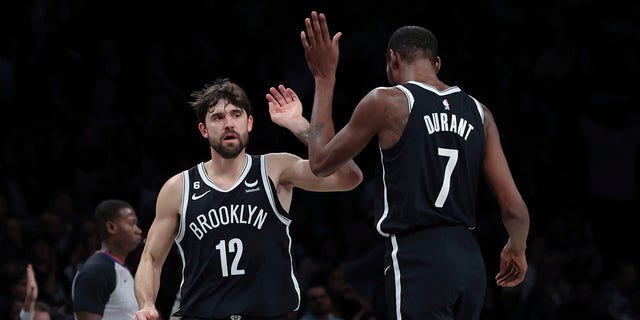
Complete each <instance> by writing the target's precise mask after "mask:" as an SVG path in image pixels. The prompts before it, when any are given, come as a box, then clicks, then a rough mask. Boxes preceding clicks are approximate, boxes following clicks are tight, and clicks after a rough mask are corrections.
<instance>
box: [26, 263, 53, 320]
mask: <svg viewBox="0 0 640 320" xmlns="http://www.w3.org/2000/svg"><path fill="white" fill-rule="evenodd" d="M20 320H51V307H49V305H48V304H46V303H44V302H42V301H38V282H37V281H36V275H35V273H34V272H33V266H32V265H31V264H28V265H27V290H26V294H25V298H24V305H23V306H22V309H21V310H20Z"/></svg>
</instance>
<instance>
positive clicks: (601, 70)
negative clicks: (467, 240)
mask: <svg viewBox="0 0 640 320" xmlns="http://www.w3.org/2000/svg"><path fill="white" fill-rule="evenodd" d="M311 10H318V11H321V12H324V13H326V14H327V17H328V21H329V25H330V31H331V33H332V34H333V33H335V32H337V31H341V32H343V37H342V39H341V43H340V46H341V60H340V64H339V67H338V77H337V84H336V92H335V97H334V111H333V114H334V119H335V123H336V128H340V127H341V126H342V125H344V123H346V121H347V120H348V118H349V116H350V114H351V112H352V110H353V108H354V107H355V105H356V104H357V102H358V101H359V99H360V98H361V97H362V96H364V95H365V94H366V93H367V92H368V91H369V90H371V89H373V88H374V87H377V86H383V85H388V83H387V81H386V74H385V48H386V43H387V40H388V38H389V36H390V35H391V33H392V32H393V31H394V30H395V29H396V28H398V27H400V26H402V25H408V24H416V25H422V26H424V27H427V28H428V29H430V30H431V31H433V32H434V33H435V35H436V36H437V37H438V39H439V45H440V52H439V55H440V57H441V58H442V61H443V63H442V65H443V66H442V70H441V72H440V77H441V79H442V80H443V81H444V82H445V83H447V84H449V85H455V86H459V87H460V88H461V89H462V90H464V91H466V92H467V93H469V94H471V95H472V96H474V97H475V98H477V99H479V100H480V101H481V102H483V103H484V104H485V105H487V106H488V107H489V109H491V110H492V112H493V114H494V116H495V118H496V121H497V123H498V128H499V130H500V134H501V137H502V144H503V148H504V150H505V153H506V155H507V159H508V161H509V163H510V166H511V170H512V174H513V176H514V179H515V180H516V183H517V184H518V187H519V188H520V191H521V193H522V195H523V197H524V199H525V201H526V202H527V205H528V207H529V211H530V215H531V233H530V237H529V239H530V240H529V250H528V256H529V263H530V268H531V270H530V272H529V274H528V275H527V280H526V281H525V283H523V284H522V285H521V286H519V287H518V288H515V289H499V288H497V287H495V285H493V284H492V283H491V281H490V283H489V291H488V292H487V301H486V304H485V308H484V313H483V317H485V318H486V319H564V318H568V317H569V316H567V314H571V315H572V316H571V318H574V317H577V316H578V314H579V313H580V314H581V313H585V314H586V315H589V316H592V317H595V318H598V319H621V315H622V314H627V315H628V316H629V317H631V318H630V319H638V318H640V316H638V313H637V312H638V309H640V297H639V294H638V287H637V280H636V276H635V272H637V268H638V266H639V263H640V256H639V254H638V250H637V243H638V241H637V238H636V237H635V232H636V229H637V228H636V227H635V224H634V223H635V221H636V217H635V216H637V215H638V213H640V210H638V209H639V205H638V190H637V189H638V180H639V175H640V174H639V173H638V171H637V168H638V145H639V142H640V139H639V138H640V112H639V110H638V104H637V99H633V98H635V97H634V96H633V93H634V92H635V91H634V89H636V87H637V86H638V76H639V75H640V74H639V70H640V63H639V59H638V57H639V56H640V50H639V49H640V45H639V44H640V25H639V24H638V16H639V12H640V8H639V6H638V4H637V2H635V3H632V2H631V1H628V2H627V1H617V0H614V1H607V2H601V1H561V2H558V1H536V2H527V3H519V4H518V3H511V2H508V1H499V0H496V1H469V2H465V1H443V2H432V1H419V2H418V1H404V0H402V1H392V2H385V3H382V4H381V5H374V4H373V3H370V2H358V1H339V2H320V1H295V2H291V3H289V2H281V1H270V2H267V1H255V2H254V1H189V2H187V1H184V2H180V3H178V2H173V3H169V2H149V1H142V2H133V1H132V2H129V1H103V2H94V1H81V0H36V1H4V2H2V3H1V4H0V106H1V108H2V115H1V116H0V128H1V129H0V130H2V131H1V135H0V143H1V144H2V153H1V157H0V184H1V185H0V187H1V188H0V209H2V210H0V213H1V214H2V217H1V218H2V222H3V225H2V228H3V229H2V238H1V240H2V245H3V246H2V247H3V254H2V257H1V258H0V259H2V260H3V268H5V269H4V271H3V272H4V275H3V276H4V277H5V278H6V279H5V280H6V281H4V282H3V295H4V296H5V297H8V298H6V299H5V300H7V301H9V300H11V298H10V296H11V284H12V283H13V282H14V280H13V279H15V278H16V277H17V276H14V275H13V272H14V271H15V272H18V271H20V270H22V269H21V268H20V267H16V266H19V265H20V263H24V262H25V261H30V262H33V261H41V260H42V261H49V262H47V263H45V262H42V264H43V266H42V268H41V269H39V270H40V272H39V275H38V277H39V282H40V283H41V282H42V281H45V280H44V279H51V278H55V281H54V282H55V283H56V284H55V285H54V286H53V287H52V289H51V290H49V291H46V290H42V289H41V290H40V292H41V295H43V297H44V298H43V299H48V300H47V301H48V302H49V303H50V304H52V305H54V306H57V307H58V309H59V310H61V313H66V314H67V315H68V314H69V313H70V312H71V310H72V306H70V305H69V297H70V295H69V284H70V282H69V281H70V279H71V278H72V274H73V272H74V270H75V269H76V268H77V267H78V266H79V265H80V264H81V263H82V261H83V259H84V258H86V255H87V254H90V253H91V252H92V251H91V250H94V248H93V247H92V245H95V243H93V242H91V241H86V237H89V236H91V234H90V233H88V232H87V231H86V230H84V231H83V229H82V227H81V226H84V224H85V223H86V221H89V220H91V218H92V214H93V209H94V207H95V205H96V204H97V203H98V202H99V201H100V200H102V199H104V198H111V197H118V198H122V199H124V200H127V201H129V202H131V203H132V204H134V206H135V207H136V208H137V210H138V217H139V219H140V226H141V228H142V229H143V230H144V231H147V230H148V227H149V225H150V224H151V221H152V220H153V215H154V211H153V210H154V206H155V197H156V195H157V192H158V190H159V189H160V187H161V185H162V183H164V181H165V180H166V179H168V178H169V177H170V176H172V175H174V174H176V173H178V172H179V171H181V170H184V169H187V168H189V167H191V166H192V165H194V164H196V163H197V162H199V161H203V160H206V159H208V157H209V151H208V148H207V146H206V143H205V142H204V140H203V139H202V138H201V136H200V135H199V133H198V132H197V126H196V120H195V116H194V114H193V112H192V111H191V109H190V107H189V105H188V101H189V100H190V94H191V92H192V91H194V90H198V89H200V88H202V87H203V85H204V84H205V83H207V82H209V81H211V80H213V79H214V78H216V77H219V76H226V77H230V78H231V79H232V80H233V81H235V82H238V83H239V84H240V85H241V86H243V87H244V88H245V89H246V91H247V93H248V94H249V98H250V99H251V101H252V103H253V109H254V118H255V121H254V124H255V125H254V131H253V132H252V134H251V139H250V143H249V146H248V148H247V151H248V152H249V153H251V154H258V153H265V152H279V151H287V152H292V153H295V154H298V155H300V156H303V157H306V148H305V147H304V146H303V145H302V144H301V143H300V142H298V141H297V140H296V138H295V137H294V136H293V135H292V134H291V133H289V132H287V130H285V129H283V128H280V127H278V126H277V125H274V124H272V123H271V122H270V120H269V115H268V110H267V103H266V100H265V98H264V95H265V94H266V93H267V92H268V89H269V87H271V86H276V85H278V84H284V85H286V86H289V87H291V88H293V89H294V90H296V92H297V93H298V95H299V96H300V98H301V100H302V102H303V104H304V106H305V115H306V116H307V117H308V116H309V114H310V106H311V103H312V98H313V78H312V77H311V74H310V72H309V71H308V68H307V66H306V62H305V60H304V53H303V51H302V47H301V44H300V39H299V33H300V31H302V29H303V27H304V23H303V21H304V18H305V17H307V16H308V15H309V13H310V11H311ZM355 160H356V162H357V163H358V164H359V165H360V166H361V168H362V169H363V171H364V173H365V177H366V178H365V181H364V182H363V183H362V184H361V185H360V186H359V187H358V188H356V189H355V190H353V191H350V192H346V193H335V194H334V193H329V194H327V193H322V194H312V193H308V192H305V191H302V190H296V191H295V197H294V201H293V204H292V209H291V213H292V214H293V216H294V219H295V223H294V227H293V236H294V237H295V241H296V243H297V246H296V248H295V250H296V257H297V260H298V263H299V267H300V272H301V279H302V280H301V281H302V285H303V288H304V287H305V285H307V284H308V283H313V282H316V281H322V280H316V278H318V279H324V276H326V275H328V274H329V272H330V271H331V270H335V269H336V268H337V267H339V268H338V269H339V270H341V271H342V272H343V275H344V277H345V279H346V281H347V282H348V283H349V284H351V285H353V286H354V287H355V288H356V290H357V291H358V292H359V293H360V295H361V296H363V297H364V299H366V300H368V301H369V302H370V303H371V304H372V305H373V306H374V308H373V310H374V311H375V313H376V315H377V316H378V318H379V319H384V306H383V305H381V304H382V303H381V301H382V300H381V299H382V297H381V295H380V294H381V290H382V289H381V283H380V281H381V274H382V260H381V259H382V253H381V243H382V242H381V239H380V237H379V236H378V235H377V234H374V228H373V220H372V218H371V214H372V213H371V207H370V206H371V197H373V196H374V195H373V194H371V190H370V188H371V185H370V179H371V178H370V177H372V176H373V170H374V169H375V166H376V164H377V163H378V151H377V144H376V141H375V140H374V141H372V142H371V143H370V145H369V146H367V148H365V150H363V152H362V153H361V154H359V155H358V156H357V157H356V159H355ZM480 189H481V190H480V197H479V212H478V228H477V229H476V234H477V236H478V238H479V240H480V243H481V246H482V248H483V250H484V251H485V259H486V260H485V261H486V264H487V273H488V276H489V280H491V279H492V278H493V276H494V275H495V273H497V270H498V269H497V262H498V257H499V252H500V249H501V248H502V246H503V245H504V243H505V241H506V233H505V231H504V228H503V227H502V224H501V221H500V218H499V212H498V209H497V207H496V203H495V201H494V200H493V198H492V196H491V194H490V192H489V191H488V190H487V189H486V187H484V184H482V185H481V188H480ZM9 222H14V224H11V223H9ZM15 222H17V225H18V226H17V227H16V226H15ZM16 228H17V229H20V232H19V233H21V236H19V237H14V233H15V230H16ZM93 236H95V235H93ZM14 238H15V239H18V240H15V239H14ZM92 239H93V241H95V237H94V238H92ZM43 242H44V243H43ZM47 245H48V246H49V248H48V249H42V248H41V246H47ZM42 250H44V251H46V252H48V253H44V254H43V253H42V252H41V251H42ZM47 250H48V251H47ZM39 255H40V256H39ZM43 256H44V257H43ZM138 257H139V252H137V253H136V254H132V255H131V256H130V260H131V261H130V267H131V269H132V271H134V272H135V268H136V265H137V258H138ZM51 260H55V261H54V262H51ZM179 263H180V262H179V261H178V260H177V255H176V254H172V255H171V256H170V258H169V260H168V261H167V264H166V266H165V273H164V274H163V286H162V288H161V292H160V295H159V298H158V299H159V302H160V303H159V304H158V305H159V308H162V309H163V311H164V312H168V311H167V310H168V308H169V307H170V304H171V303H172V301H173V296H174V294H175V290H176V289H177V283H178V281H179V278H178V277H179V275H178V272H179ZM52 265H54V267H52ZM48 268H49V269H48ZM16 270H17V271H16ZM623 270H624V272H623ZM52 274H53V275H54V276H52ZM621 275H625V276H626V278H625V277H621ZM4 284H6V285H4ZM43 292H44V293H43ZM629 310H631V311H629ZM634 312H635V313H634ZM586 315H585V317H583V319H586V318H588V317H587V316H586ZM0 318H4V316H0Z"/></svg>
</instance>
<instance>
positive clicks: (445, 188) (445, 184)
mask: <svg viewBox="0 0 640 320" xmlns="http://www.w3.org/2000/svg"><path fill="white" fill-rule="evenodd" d="M438 155H439V156H445V157H449V160H447V166H446V167H445V169H444V180H443V181H442V188H440V193H438V198H436V203H435V205H436V207H437V208H442V205H444V201H445V200H447V196H448V195H449V188H450V187H451V174H452V173H453V169H454V168H455V167H456V163H457V162H458V150H456V149H447V148H438Z"/></svg>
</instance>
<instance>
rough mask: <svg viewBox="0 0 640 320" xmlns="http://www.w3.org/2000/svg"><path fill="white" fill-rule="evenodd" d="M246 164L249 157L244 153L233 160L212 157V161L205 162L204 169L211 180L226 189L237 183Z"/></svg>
mask: <svg viewBox="0 0 640 320" xmlns="http://www.w3.org/2000/svg"><path fill="white" fill-rule="evenodd" d="M246 164H247V156H246V154H245V152H244V151H243V152H240V154H238V156H237V157H235V158H232V159H225V158H223V157H221V156H219V155H218V156H217V157H212V158H211V160H209V161H207V162H205V164H204V168H205V171H206V172H207V176H208V177H209V179H211V180H212V181H213V182H215V183H216V184H217V185H218V186H221V187H223V188H226V187H227V186H230V185H232V184H233V183H234V182H235V181H236V179H237V178H238V176H239V175H240V174H241V173H242V171H243V169H244V167H245V165H246Z"/></svg>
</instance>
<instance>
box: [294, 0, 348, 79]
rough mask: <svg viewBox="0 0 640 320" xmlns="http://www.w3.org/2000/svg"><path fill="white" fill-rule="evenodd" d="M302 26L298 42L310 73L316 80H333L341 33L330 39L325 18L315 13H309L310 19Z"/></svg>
mask: <svg viewBox="0 0 640 320" xmlns="http://www.w3.org/2000/svg"><path fill="white" fill-rule="evenodd" d="M304 24H305V29H306V31H302V32H300V40H301V41H302V47H303V48H304V56H305V58H306V59H307V65H308V66H309V69H310V70H311V73H312V74H313V76H314V77H315V78H316V79H317V78H325V79H327V78H328V79H334V78H335V74H336V69H337V67H338V58H339V56H340V47H339V45H338V42H339V40H340V37H341V36H342V33H341V32H338V33H336V34H335V35H334V36H333V38H331V35H330V33H329V26H328V25H327V18H326V16H325V15H324V13H317V12H316V11H312V12H311V17H309V18H306V19H305V20H304Z"/></svg>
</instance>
